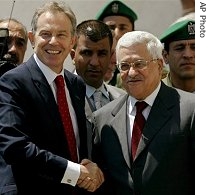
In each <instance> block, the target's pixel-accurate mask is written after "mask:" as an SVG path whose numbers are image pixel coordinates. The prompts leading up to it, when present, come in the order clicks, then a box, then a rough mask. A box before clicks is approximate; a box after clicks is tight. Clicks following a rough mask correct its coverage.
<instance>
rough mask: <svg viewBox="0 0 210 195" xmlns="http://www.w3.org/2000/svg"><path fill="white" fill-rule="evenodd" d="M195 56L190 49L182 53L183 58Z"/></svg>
mask: <svg viewBox="0 0 210 195" xmlns="http://www.w3.org/2000/svg"><path fill="white" fill-rule="evenodd" d="M194 56H195V51H194V50H192V49H191V48H186V49H185V50H184V53H183V57H185V58H193V57H194Z"/></svg>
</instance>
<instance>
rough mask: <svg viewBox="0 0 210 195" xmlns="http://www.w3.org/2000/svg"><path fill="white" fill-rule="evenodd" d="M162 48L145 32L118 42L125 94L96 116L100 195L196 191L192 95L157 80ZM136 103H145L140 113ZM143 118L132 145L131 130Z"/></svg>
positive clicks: (189, 194) (188, 194)
mask: <svg viewBox="0 0 210 195" xmlns="http://www.w3.org/2000/svg"><path fill="white" fill-rule="evenodd" d="M162 50H163V46H162V44H161V42H160V41H159V40H158V39H157V38H156V37H155V36H153V35H152V34H150V33H148V32H142V31H133V32H129V33H126V34H125V35H123V36H122V38H121V39H120V40H119V41H118V44H117V47H116V54H117V62H118V68H119V70H120V74H121V78H122V81H123V84H124V86H125V89H126V91H127V92H128V95H125V96H122V97H120V98H118V99H116V100H114V101H112V102H111V103H109V104H107V105H106V106H104V107H103V108H101V109H100V110H97V111H96V112H94V117H93V121H94V127H95V133H96V137H95V145H94V148H93V154H94V158H93V160H96V161H97V162H98V164H99V165H100V166H101V168H102V169H103V170H104V174H105V183H104V184H103V185H102V186H103V188H102V189H101V193H100V194H115V195H133V194H135V195H154V194H161V195H169V194H170V195H177V194H179V195H192V194H194V193H195V186H194V179H195V170H194V168H195V167H194V163H195V159H194V158H195V156H194V149H195V148H194V136H195V134H194V133H195V132H194V130H195V129H194V128H195V126H194V125H195V123H194V94H191V93H188V92H185V91H182V90H179V89H175V88H171V87H168V86H166V85H165V84H164V83H163V82H161V74H162V68H163V57H162ZM137 102H138V104H139V103H140V102H144V104H145V105H146V107H144V109H143V111H141V112H140V111H138V112H137V108H136V107H137V106H136V105H137V104H136V103H137ZM142 115H143V116H142ZM105 116H106V117H105ZM140 116H142V117H143V119H141V120H142V121H141V122H140V123H139V125H136V124H137V123H138V122H136V121H137V120H136V119H138V118H139V117H140ZM143 120H146V122H145V125H144V126H143V128H142V129H141V131H139V134H140V138H139V141H138V142H136V143H137V144H136V145H135V144H134V143H133V139H134V138H137V137H138V136H137V134H134V132H135V130H136V129H137V128H135V127H136V126H138V127H139V128H140V126H141V125H142V124H144V122H143ZM135 146H136V152H135V148H134V147H135ZM104 191H105V192H104Z"/></svg>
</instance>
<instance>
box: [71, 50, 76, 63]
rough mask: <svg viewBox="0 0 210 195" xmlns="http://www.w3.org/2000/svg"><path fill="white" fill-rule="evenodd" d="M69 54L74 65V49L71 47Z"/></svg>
mask: <svg viewBox="0 0 210 195" xmlns="http://www.w3.org/2000/svg"><path fill="white" fill-rule="evenodd" d="M70 56H71V59H72V63H73V64H74V65H75V61H74V58H75V50H74V49H71V51H70Z"/></svg>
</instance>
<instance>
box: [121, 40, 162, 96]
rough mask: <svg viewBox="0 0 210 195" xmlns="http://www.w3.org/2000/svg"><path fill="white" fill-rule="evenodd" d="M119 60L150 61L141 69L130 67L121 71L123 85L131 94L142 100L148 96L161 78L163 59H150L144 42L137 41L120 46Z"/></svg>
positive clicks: (131, 61)
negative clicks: (136, 42)
mask: <svg viewBox="0 0 210 195" xmlns="http://www.w3.org/2000/svg"><path fill="white" fill-rule="evenodd" d="M118 59H120V61H119V62H128V63H133V62H135V61H137V60H145V61H150V62H149V63H148V64H147V66H146V67H145V68H143V69H141V70H139V69H137V68H135V67H130V69H129V70H127V71H121V72H120V74H121V79H122V82H123V86H124V88H125V89H126V91H127V92H128V94H130V95H131V96H133V97H135V98H136V99H138V100H143V99H145V98H146V97H147V96H149V95H150V94H151V93H152V92H153V91H154V90H155V88H156V87H157V86H158V84H159V83H160V80H161V74H162V68H163V61H162V60H161V59H158V60H154V61H151V60H152V59H153V58H152V57H151V55H150V54H149V52H148V50H147V47H146V44H143V43H141V44H140V43H139V44H135V45H132V46H130V47H122V48H120V50H119V56H118Z"/></svg>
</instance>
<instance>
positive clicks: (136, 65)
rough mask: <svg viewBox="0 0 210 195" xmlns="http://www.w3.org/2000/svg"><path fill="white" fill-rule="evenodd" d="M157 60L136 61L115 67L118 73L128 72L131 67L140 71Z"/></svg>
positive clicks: (122, 63)
mask: <svg viewBox="0 0 210 195" xmlns="http://www.w3.org/2000/svg"><path fill="white" fill-rule="evenodd" d="M157 60H158V59H152V60H137V61H135V62H130V63H129V62H120V63H119V64H118V65H117V67H118V69H119V70H120V71H128V70H129V69H130V68H131V67H133V68H135V69H137V70H142V69H143V68H145V67H146V66H147V65H148V64H149V63H151V62H153V61H157Z"/></svg>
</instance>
